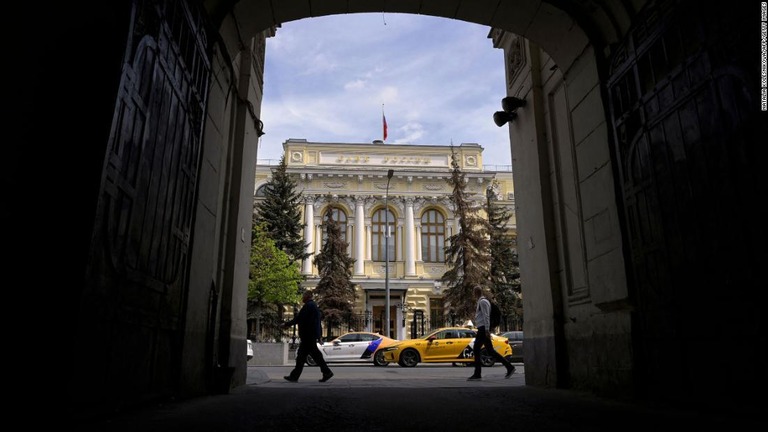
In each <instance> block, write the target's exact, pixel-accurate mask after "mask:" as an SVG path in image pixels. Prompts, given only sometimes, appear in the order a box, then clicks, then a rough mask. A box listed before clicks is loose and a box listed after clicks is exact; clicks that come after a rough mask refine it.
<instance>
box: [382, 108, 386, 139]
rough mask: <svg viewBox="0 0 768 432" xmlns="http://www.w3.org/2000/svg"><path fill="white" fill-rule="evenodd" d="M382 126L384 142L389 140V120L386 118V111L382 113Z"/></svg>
mask: <svg viewBox="0 0 768 432" xmlns="http://www.w3.org/2000/svg"><path fill="white" fill-rule="evenodd" d="M381 124H382V127H383V128H384V141H386V140H387V118H386V117H385V116H384V111H382V112H381Z"/></svg>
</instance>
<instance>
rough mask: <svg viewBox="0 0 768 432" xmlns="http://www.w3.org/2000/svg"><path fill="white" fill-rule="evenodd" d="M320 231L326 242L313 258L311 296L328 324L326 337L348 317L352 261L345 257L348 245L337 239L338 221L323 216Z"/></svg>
mask: <svg viewBox="0 0 768 432" xmlns="http://www.w3.org/2000/svg"><path fill="white" fill-rule="evenodd" d="M328 215H329V216H330V213H328ZM323 229H324V231H325V235H326V239H325V242H324V243H323V248H322V250H321V251H320V253H319V254H317V255H316V256H315V259H314V264H315V265H316V266H317V268H318V270H319V272H320V281H319V282H318V283H317V288H315V296H316V300H317V305H318V307H319V308H320V310H322V311H323V318H324V319H325V321H326V322H327V323H328V325H327V326H326V330H327V332H328V335H329V336H330V331H331V328H333V327H336V326H338V325H339V324H341V323H342V322H344V321H348V320H349V319H350V318H351V317H352V312H353V307H354V302H355V287H354V285H353V284H352V282H351V280H352V265H353V264H354V263H355V259H354V258H352V257H350V256H349V254H347V246H348V243H347V242H346V241H345V240H344V238H343V237H342V236H341V228H340V227H339V224H338V222H336V221H335V220H333V218H331V217H326V218H325V220H324V221H323Z"/></svg>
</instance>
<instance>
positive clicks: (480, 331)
mask: <svg viewBox="0 0 768 432" xmlns="http://www.w3.org/2000/svg"><path fill="white" fill-rule="evenodd" d="M473 293H474V294H475V298H477V309H476V310H475V325H476V326H477V336H475V344H474V345H473V346H472V351H473V352H474V355H475V373H473V374H472V376H471V377H469V378H468V379H467V381H475V380H480V379H482V374H481V368H482V365H483V363H482V359H481V358H480V357H481V354H480V353H481V350H482V349H483V346H485V350H486V352H487V354H488V355H490V356H492V357H494V358H495V359H496V360H498V361H500V362H501V363H502V364H503V365H504V366H505V367H506V368H507V373H506V375H504V378H509V377H511V376H512V374H513V373H515V367H514V366H512V363H510V362H509V361H507V359H505V358H504V357H503V356H502V355H501V354H499V353H497V352H496V350H495V349H493V340H491V302H490V300H488V299H487V298H486V297H485V294H484V293H483V287H481V286H479V285H475V287H474V288H473Z"/></svg>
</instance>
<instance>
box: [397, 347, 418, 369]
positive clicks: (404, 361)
mask: <svg viewBox="0 0 768 432" xmlns="http://www.w3.org/2000/svg"><path fill="white" fill-rule="evenodd" d="M418 363H419V353H418V352H417V351H416V350H414V349H407V350H405V351H403V352H402V353H401V354H400V361H399V362H398V364H399V365H400V366H402V367H414V366H416V365H417V364H418Z"/></svg>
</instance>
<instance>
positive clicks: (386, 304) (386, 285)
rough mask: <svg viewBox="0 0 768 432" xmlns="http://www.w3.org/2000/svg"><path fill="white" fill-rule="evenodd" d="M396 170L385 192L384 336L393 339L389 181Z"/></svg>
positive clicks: (391, 171)
mask: <svg viewBox="0 0 768 432" xmlns="http://www.w3.org/2000/svg"><path fill="white" fill-rule="evenodd" d="M394 173H395V170H389V171H387V189H386V191H385V192H384V218H385V220H386V222H385V223H384V309H385V310H386V314H385V318H386V323H385V324H384V335H385V336H387V337H392V336H391V335H390V333H389V181H390V180H392V175H393V174H394Z"/></svg>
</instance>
